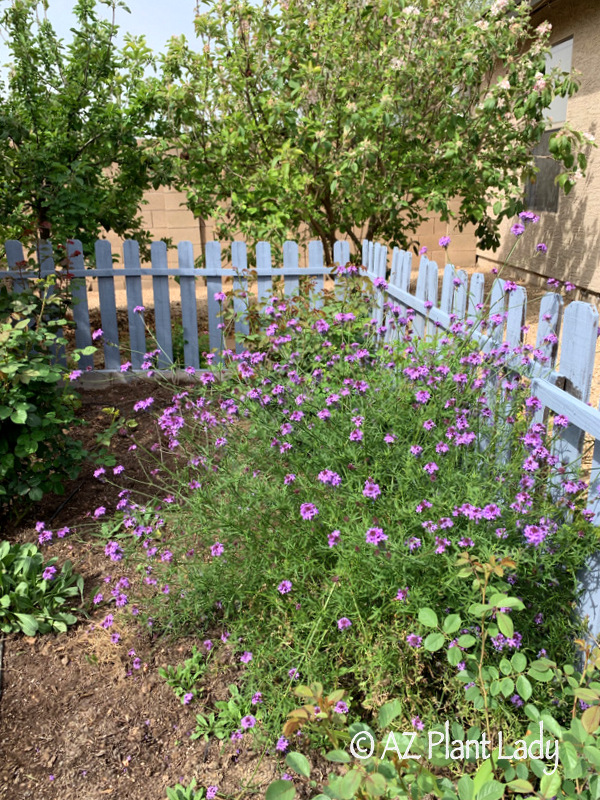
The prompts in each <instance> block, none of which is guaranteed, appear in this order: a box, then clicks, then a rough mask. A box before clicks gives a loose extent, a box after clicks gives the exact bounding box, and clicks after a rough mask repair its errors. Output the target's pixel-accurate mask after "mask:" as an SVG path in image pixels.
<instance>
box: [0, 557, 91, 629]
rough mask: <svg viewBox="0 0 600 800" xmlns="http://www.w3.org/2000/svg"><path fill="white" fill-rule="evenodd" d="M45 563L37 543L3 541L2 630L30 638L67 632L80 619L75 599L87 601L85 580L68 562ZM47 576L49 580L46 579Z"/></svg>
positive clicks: (0, 570)
mask: <svg viewBox="0 0 600 800" xmlns="http://www.w3.org/2000/svg"><path fill="white" fill-rule="evenodd" d="M57 560H58V559H56V558H51V559H50V560H49V561H45V560H44V556H43V555H42V553H40V552H39V551H38V549H37V547H36V546H35V545H34V544H12V545H11V544H9V543H8V542H0V631H1V632H2V633H17V632H22V633H24V634H25V635H26V636H35V635H36V633H49V632H50V631H55V632H64V631H66V630H67V627H68V626H69V625H74V624H75V622H77V618H76V617H75V616H74V615H73V614H72V613H69V611H71V610H74V609H73V602H74V600H73V598H75V597H77V596H78V595H79V596H80V597H81V598H83V577H82V576H81V575H78V574H77V573H74V572H73V568H72V565H71V562H70V561H65V563H64V564H63V566H62V569H61V570H60V572H59V571H58V570H57V568H56V567H55V566H54V565H55V564H56V562H57ZM44 576H46V577H44Z"/></svg>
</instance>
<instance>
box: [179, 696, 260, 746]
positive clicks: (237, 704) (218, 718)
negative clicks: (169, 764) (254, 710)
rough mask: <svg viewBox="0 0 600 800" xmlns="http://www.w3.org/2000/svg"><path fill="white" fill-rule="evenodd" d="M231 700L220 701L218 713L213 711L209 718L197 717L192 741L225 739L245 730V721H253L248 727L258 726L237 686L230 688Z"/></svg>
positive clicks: (216, 704)
mask: <svg viewBox="0 0 600 800" xmlns="http://www.w3.org/2000/svg"><path fill="white" fill-rule="evenodd" d="M227 688H228V689H229V694H230V698H229V700H218V701H217V702H216V703H215V709H216V713H215V712H213V711H211V712H210V713H209V714H208V715H207V716H204V715H203V714H197V715H196V728H195V730H194V732H193V733H192V735H191V737H190V738H191V739H204V741H206V742H207V741H208V740H209V739H210V737H211V736H215V737H216V738H217V739H225V738H226V737H228V736H230V735H231V734H232V733H234V732H235V731H238V730H241V728H245V727H246V726H245V725H244V722H243V720H244V719H246V720H251V723H249V724H248V726H247V727H253V726H254V725H255V724H256V719H255V717H253V716H251V715H248V714H247V710H246V709H247V706H248V704H247V703H246V702H245V700H244V698H243V697H242V695H241V694H240V690H239V689H238V687H237V686H236V685H235V684H233V683H232V684H230V685H229V686H228V687H227Z"/></svg>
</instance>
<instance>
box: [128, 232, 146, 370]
mask: <svg viewBox="0 0 600 800" xmlns="http://www.w3.org/2000/svg"><path fill="white" fill-rule="evenodd" d="M123 264H124V267H125V286H126V289H127V318H128V320H129V347H130V349H131V356H130V359H131V363H132V364H133V369H142V364H143V362H144V355H145V353H146V328H145V325H144V315H143V313H140V312H139V311H136V308H137V309H139V308H143V306H144V298H143V295H142V269H141V264H140V246H139V244H138V242H136V241H135V239H126V240H125V241H124V242H123Z"/></svg>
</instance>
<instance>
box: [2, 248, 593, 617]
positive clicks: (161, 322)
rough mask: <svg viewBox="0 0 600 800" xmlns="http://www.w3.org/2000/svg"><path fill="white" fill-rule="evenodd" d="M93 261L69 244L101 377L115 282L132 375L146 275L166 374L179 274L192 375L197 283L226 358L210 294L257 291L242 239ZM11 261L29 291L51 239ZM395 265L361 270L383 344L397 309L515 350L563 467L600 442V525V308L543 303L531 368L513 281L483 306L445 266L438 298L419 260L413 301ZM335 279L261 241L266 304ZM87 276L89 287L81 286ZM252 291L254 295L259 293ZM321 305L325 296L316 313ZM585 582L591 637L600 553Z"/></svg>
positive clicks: (376, 256) (49, 257)
mask: <svg viewBox="0 0 600 800" xmlns="http://www.w3.org/2000/svg"><path fill="white" fill-rule="evenodd" d="M95 252H96V267H95V268H93V269H86V267H85V264H84V260H83V255H82V247H81V243H80V242H78V241H71V242H70V243H69V244H68V245H67V249H66V255H67V259H68V270H69V273H70V274H71V276H73V283H72V291H73V297H74V299H75V300H76V301H77V302H75V303H74V305H73V316H74V320H75V323H76V328H75V341H76V345H77V347H80V348H83V347H86V346H87V345H89V344H91V343H92V335H91V330H90V316H89V308H88V299H87V280H90V279H91V280H95V281H97V287H98V295H99V304H100V318H101V325H102V329H103V332H104V335H103V341H104V357H105V366H106V369H105V370H102V372H107V373H111V372H114V371H119V370H120V367H121V356H120V350H119V330H118V324H117V304H116V295H115V278H118V277H122V278H124V279H125V284H126V297H127V312H128V323H129V338H130V350H131V354H130V360H131V363H132V365H133V369H134V371H139V370H141V368H142V361H143V358H144V352H145V350H146V335H145V328H144V322H143V319H142V318H141V317H140V315H139V314H136V313H135V308H136V306H142V305H143V297H142V277H144V276H149V277H150V278H151V280H152V289H153V296H154V314H155V325H156V339H157V342H158V346H159V348H160V350H161V356H160V359H159V364H158V366H159V367H161V368H164V367H169V366H170V365H171V364H172V361H173V345H172V330H171V297H170V286H169V278H171V277H177V278H178V279H179V284H180V298H181V315H182V326H183V335H184V341H185V345H184V361H185V364H184V366H186V367H194V368H196V369H197V368H198V367H199V352H198V309H197V303H196V281H197V280H198V279H202V280H204V281H205V283H206V290H207V305H208V330H209V348H210V350H216V351H219V350H220V348H221V342H222V337H221V332H220V330H219V327H218V326H219V319H220V316H219V315H220V311H221V308H220V305H219V302H218V301H217V300H216V299H215V297H214V295H215V293H217V292H220V291H222V289H223V280H224V279H226V278H231V279H233V281H234V286H235V287H236V288H239V289H242V290H244V291H250V287H249V285H248V278H247V273H246V274H245V270H246V266H247V249H246V244H245V243H244V242H234V243H233V244H232V248H231V267H224V266H223V265H222V259H221V245H220V243H219V242H208V243H207V245H206V254H205V255H206V260H205V263H206V266H205V267H204V268H197V267H195V266H194V254H193V247H192V244H191V242H180V243H179V245H178V266H177V267H176V268H170V267H168V266H167V248H166V245H165V243H164V242H154V243H153V244H152V246H151V266H149V267H142V266H141V263H140V255H139V248H138V245H137V243H136V242H134V241H131V240H130V241H126V242H125V243H124V247H123V254H124V266H123V267H121V268H118V267H114V266H113V258H112V250H111V246H110V243H109V242H107V241H98V242H97V243H96V248H95ZM6 256H7V261H8V267H9V269H8V270H5V271H0V279H2V278H7V277H9V278H12V279H13V291H15V292H21V291H23V290H24V288H25V287H26V285H27V281H28V280H30V279H33V278H36V277H38V276H39V275H40V274H41V275H42V276H47V275H51V274H52V273H54V272H55V271H56V270H55V262H54V258H53V252H52V245H51V243H50V242H47V241H46V242H41V243H40V246H39V248H38V265H39V270H38V272H27V271H24V270H22V269H21V268H20V265H21V264H22V263H23V262H24V254H23V247H22V245H21V244H20V243H19V242H16V241H9V242H7V243H6ZM349 259H350V250H349V245H348V242H345V241H343V242H336V244H335V247H334V262H335V263H336V264H342V265H343V264H346V263H347V262H348V261H349ZM388 260H389V259H388V248H387V247H385V246H383V245H381V244H379V243H374V242H369V241H365V242H364V243H363V248H362V263H363V265H364V267H365V268H366V274H367V276H368V277H369V278H370V279H371V281H376V279H380V281H381V280H383V281H385V282H386V285H385V286H384V287H383V288H382V291H381V292H380V293H379V299H378V301H377V305H376V308H375V318H376V321H377V325H378V328H379V333H380V336H381V337H382V338H383V339H384V340H385V341H388V342H389V341H392V340H393V339H394V337H395V314H394V311H396V310H397V314H398V315H400V316H402V315H404V314H405V313H406V311H407V309H409V308H410V309H412V310H413V311H414V312H415V318H414V321H413V329H414V331H415V333H416V335H417V336H419V337H425V336H431V335H432V334H433V333H434V332H435V331H436V330H437V329H439V328H441V329H443V330H450V329H451V328H452V326H453V325H454V324H455V323H456V322H465V321H466V322H467V324H468V325H470V326H471V330H472V336H473V337H474V338H475V340H476V341H477V342H478V344H479V346H480V347H481V349H482V350H483V351H484V352H486V351H489V350H491V349H492V348H494V347H499V346H502V344H503V343H505V345H506V347H508V348H509V349H511V350H514V349H515V348H516V349H517V353H516V354H513V356H512V360H511V366H512V367H513V368H514V369H515V370H516V371H520V372H523V373H525V374H526V375H527V377H528V378H530V379H531V393H532V395H535V396H536V397H537V398H538V399H539V401H540V402H541V403H542V408H541V409H540V410H538V411H537V412H536V419H537V420H538V421H541V420H543V419H544V416H545V414H546V413H547V412H548V411H550V412H552V413H554V414H562V415H564V416H566V417H567V418H568V419H569V425H568V427H567V428H566V429H565V430H564V431H563V432H562V433H561V434H560V436H559V437H558V440H557V445H556V450H555V455H557V456H558V457H559V458H560V460H561V462H562V463H563V464H564V465H571V464H573V463H575V462H578V461H580V459H581V456H582V448H583V444H584V435H585V434H588V436H591V437H592V439H593V440H594V444H593V455H592V462H591V472H590V481H589V492H588V508H590V509H591V510H592V511H593V512H594V524H595V525H597V526H600V495H599V490H600V410H599V409H597V408H592V407H591V406H590V405H589V403H588V401H589V398H590V392H591V385H592V376H593V372H594V366H595V357H596V344H597V338H598V311H597V309H596V308H595V307H594V306H592V305H590V304H588V303H583V302H579V301H574V302H571V303H569V305H567V306H566V307H564V304H563V299H562V297H561V296H560V295H559V294H557V293H554V292H548V293H547V294H545V295H544V297H543V298H542V301H541V306H540V315H539V321H538V329H537V337H536V343H535V348H534V355H535V360H533V361H531V359H529V358H528V357H526V356H525V352H524V351H522V352H521V353H519V350H518V348H520V347H522V345H523V339H524V330H523V327H524V324H525V318H526V311H527V292H526V290H525V289H524V288H523V287H521V286H517V285H516V284H514V283H508V285H507V284H506V283H505V282H503V281H500V280H498V279H497V280H495V281H494V283H493V285H492V289H491V292H490V296H489V298H486V297H484V275H483V274H482V273H478V272H476V273H474V274H472V275H471V278H470V280H469V278H468V276H467V273H466V272H464V270H460V269H455V267H454V266H453V265H451V264H448V265H446V266H445V267H444V270H443V275H442V280H441V292H439V297H438V289H439V286H440V280H439V277H440V276H439V269H438V266H437V264H436V263H435V262H433V261H430V260H429V259H428V258H426V257H425V256H423V257H422V258H421V259H420V263H419V270H418V276H417V281H416V287H415V291H414V294H413V293H411V291H410V288H411V274H412V260H413V256H412V254H411V253H408V252H404V251H402V250H400V249H398V248H394V250H393V252H392V258H391V264H390V265H389V269H388ZM331 272H332V270H331V268H329V267H327V266H325V265H324V263H323V247H322V244H321V242H319V241H312V242H310V243H309V245H308V267H306V268H301V267H299V266H298V245H297V244H296V243H295V242H286V243H285V244H284V246H283V267H281V268H274V267H273V266H272V257H271V246H270V244H269V243H268V242H258V243H257V245H256V280H255V284H256V287H255V289H256V296H257V299H258V301H259V302H262V301H264V300H266V299H267V298H268V297H269V296H270V294H271V292H272V289H273V278H275V277H283V279H284V291H285V293H286V295H288V296H293V295H295V294H297V293H298V290H299V286H300V283H299V281H300V278H301V277H302V276H310V277H312V278H315V279H316V288H317V290H319V289H320V290H322V289H323V285H324V277H325V276H327V275H330V274H331ZM82 278H84V279H86V280H78V279H82ZM252 288H253V291H254V287H252ZM386 299H387V300H388V301H393V302H394V303H396V304H397V309H393V310H390V308H389V303H388V305H387V306H386ZM319 302H320V301H319V300H318V299H317V301H316V303H317V305H318V304H319ZM241 303H242V301H241V300H240V299H239V298H234V308H235V310H236V311H241ZM237 316H238V318H237V319H236V320H235V329H236V332H239V333H242V334H243V333H247V332H248V327H247V323H246V322H245V321H244V319H243V318H242V315H241V314H238V315H237ZM236 347H237V349H238V351H240V350H241V349H243V344H241V343H238V344H237V345H236ZM559 353H560V360H558V354H559ZM58 356H59V357H64V353H63V354H61V353H59V354H58ZM525 362H526V363H525ZM80 366H81V367H82V368H83V369H86V368H87V369H92V370H93V358H92V357H91V356H84V357H82V359H81V361H80ZM581 580H582V584H583V588H584V594H583V599H582V606H581V608H582V611H583V613H586V614H588V615H589V617H590V622H591V625H592V629H593V630H594V631H600V554H598V555H597V556H596V557H595V558H594V559H592V562H591V563H590V564H589V568H588V569H587V570H586V572H585V574H584V575H582V578H581Z"/></svg>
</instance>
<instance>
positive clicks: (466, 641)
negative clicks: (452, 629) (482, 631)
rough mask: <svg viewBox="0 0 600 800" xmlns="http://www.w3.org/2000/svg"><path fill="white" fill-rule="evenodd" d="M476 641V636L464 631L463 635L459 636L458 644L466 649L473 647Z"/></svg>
mask: <svg viewBox="0 0 600 800" xmlns="http://www.w3.org/2000/svg"><path fill="white" fill-rule="evenodd" d="M476 641H477V639H476V638H475V637H474V636H471V634H470V633H464V634H463V635H462V636H459V637H458V646H459V647H464V648H465V649H466V648H469V647H473V645H474V644H475V642H476Z"/></svg>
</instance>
